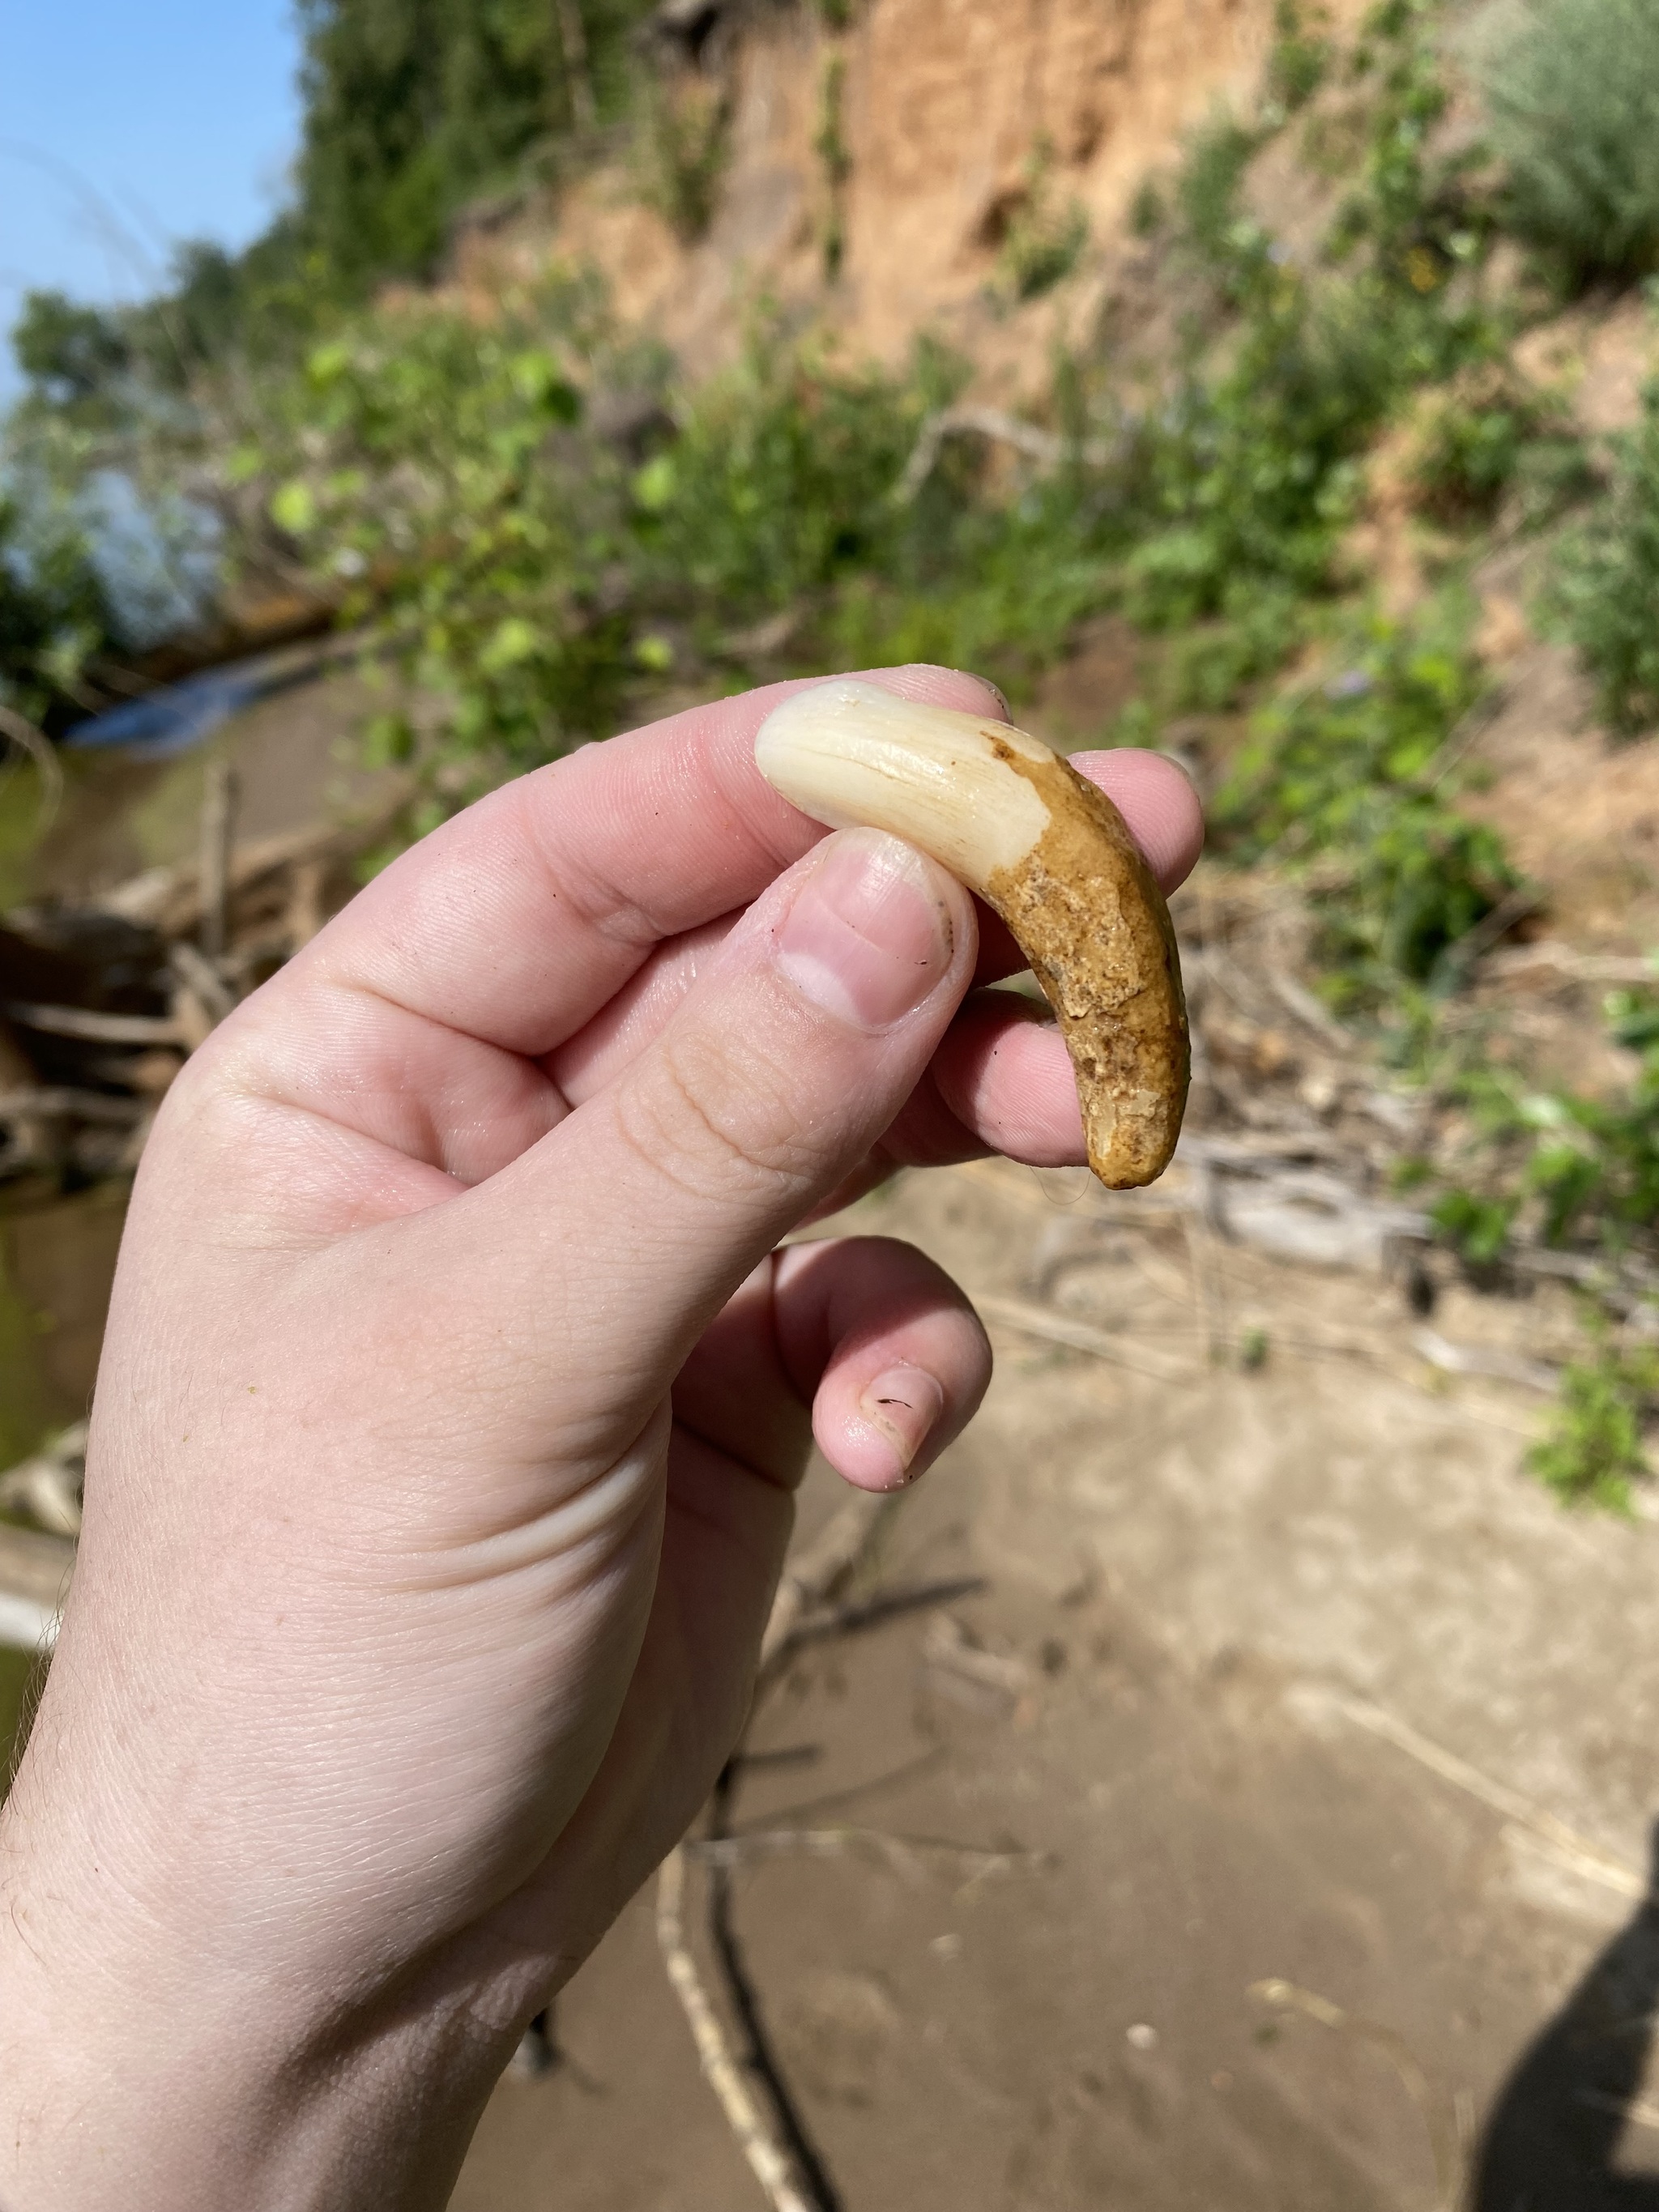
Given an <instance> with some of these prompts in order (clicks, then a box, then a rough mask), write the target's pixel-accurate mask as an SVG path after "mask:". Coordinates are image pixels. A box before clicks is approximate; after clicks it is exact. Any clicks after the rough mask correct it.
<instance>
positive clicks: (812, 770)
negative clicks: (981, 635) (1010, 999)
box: [755, 680, 1189, 1190]
mask: <svg viewBox="0 0 1659 2212" xmlns="http://www.w3.org/2000/svg"><path fill="white" fill-rule="evenodd" d="M755 758H756V761H757V764H758V766H759V768H760V770H761V773H762V774H763V775H764V776H765V777H766V779H767V781H769V783H771V784H772V785H774V786H775V788H776V789H777V790H778V791H780V792H781V793H782V794H783V796H784V797H785V798H786V799H788V800H789V801H790V802H791V803H792V804H793V805H796V806H798V807H799V809H800V810H801V811H802V813H803V814H810V815H811V817H813V819H814V820H815V821H818V822H823V823H828V824H829V826H830V827H831V828H832V829H851V828H854V827H856V826H859V825H863V826H866V827H868V828H871V829H884V830H887V831H888V832H890V834H891V835H892V836H896V837H902V838H904V839H905V840H906V842H908V843H909V844H912V845H915V846H916V847H918V848H920V849H921V851H922V852H924V853H927V854H931V855H932V857H933V859H934V860H938V861H939V864H940V865H941V866H944V867H946V868H948V869H949V870H950V871H951V874H952V875H954V876H956V877H957V878H958V879H959V880H960V881H961V882H963V883H964V884H967V885H968V886H969V889H970V890H974V891H976V892H977V893H978V894H979V895H980V896H981V898H983V899H984V900H985V901H986V902H987V905H989V906H991V907H993V908H994V909H995V910H996V912H997V913H998V914H1000V915H1001V916H1002V918H1003V920H1004V921H1006V923H1007V925H1008V927H1009V929H1010V930H1011V931H1012V934H1013V936H1014V938H1015V939H1016V941H1017V942H1018V945H1019V947H1020V950H1021V951H1023V952H1024V955H1025V957H1026V958H1027V960H1028V961H1029V962H1030V966H1031V970H1032V972H1033V974H1034V975H1036V979H1037V981H1038V982H1039V983H1040V984H1041V985H1042V989H1043V991H1044V992H1045V994H1047V996H1048V1001H1049V1003H1050V1005H1051V1006H1053V1007H1054V1013H1055V1016H1056V1018H1057V1019H1058V1021H1059V1023H1060V1030H1061V1034H1062V1035H1063V1036H1064V1037H1065V1039H1066V1048H1067V1050H1068V1051H1069V1052H1070V1054H1071V1056H1072V1064H1073V1068H1074V1070H1075V1071H1076V1074H1077V1082H1078V1098H1079V1103H1080V1105H1081V1107H1082V1109H1083V1121H1084V1129H1085V1134H1086V1136H1087V1139H1088V1145H1089V1164H1090V1166H1091V1168H1092V1169H1093V1170H1094V1171H1095V1173H1096V1175H1097V1176H1099V1178H1100V1180H1101V1181H1102V1182H1103V1183H1104V1184H1106V1186H1107V1187H1108V1188H1109V1189H1114V1190H1124V1189H1131V1188H1135V1187H1137V1186H1138V1185H1139V1184H1142V1183H1147V1182H1152V1180H1153V1179H1154V1177H1156V1176H1159V1175H1161V1174H1162V1173H1163V1171H1164V1169H1165V1168H1166V1167H1167V1166H1168V1165H1169V1162H1170V1154H1171V1153H1172V1152H1174V1150H1175V1146H1176V1138H1177V1137H1178V1136H1179V1134H1180V1132H1181V1117H1182V1110H1183V1109H1184V1107H1185V1104H1186V1099H1187V1083H1188V1059H1189V1053H1188V1036H1187V1010H1186V1004H1185V1001H1184V1000H1183V998H1182V988H1181V966H1180V961H1179V957H1178V956H1177V953H1176V941H1175V933H1174V931H1173V929H1172V928H1171V927H1170V916H1169V910H1168V908H1166V907H1165V905H1164V897H1163V894H1162V893H1161V892H1160V890H1158V884H1157V883H1156V882H1155V881H1154V879H1153V878H1152V872H1151V870H1150V869H1149V868H1148V867H1147V866H1146V861H1145V860H1144V859H1143V858H1142V857H1141V854H1140V850H1139V847H1138V846H1137V845H1136V843H1135V842H1134V840H1133V837H1131V836H1130V835H1129V832H1128V829H1127V827H1126V826H1125V823H1124V821H1123V817H1122V816H1121V814H1120V813H1119V812H1118V811H1117V809H1116V807H1115V806H1114V805H1113V804H1112V802H1111V800H1110V799H1108V798H1107V797H1106V795H1105V793H1103V791H1101V790H1099V789H1098V788H1097V787H1096V786H1095V785H1094V784H1092V783H1090V782H1088V781H1086V780H1085V778H1084V777H1082V776H1080V775H1078V773H1077V771H1076V770H1075V769H1073V768H1072V767H1071V766H1070V765H1069V764H1068V763H1066V762H1065V761H1064V760H1062V759H1060V757H1059V756H1058V755H1056V754H1054V753H1053V752H1051V751H1050V750H1049V749H1048V746H1047V745H1045V744H1042V743H1041V742H1040V741H1039V740H1038V739H1037V738H1033V737H1030V736H1028V735H1027V734H1026V732H1024V731H1023V730H1016V729H1012V728H1010V727H1009V726H1007V725H1006V724H1004V723H1001V722H997V721H991V720H980V719H979V718H978V717H977V716H975V715H972V714H952V713H951V712H950V711H949V710H948V709H946V708H941V707H926V706H919V705H917V704H915V702H912V701H910V700H906V699H901V698H899V697H898V696H896V694H895V693H893V692H890V691H887V690H883V689H882V688H881V687H880V686H879V685H877V684H859V683H855V682H852V681H850V680H842V681H839V682H836V683H830V684H817V685H815V686H814V687H813V688H812V689H811V690H806V691H799V692H797V693H796V694H795V696H793V698H791V699H787V700H786V701H785V702H784V703H783V704H782V705H781V707H777V708H774V710H773V712H772V713H771V714H769V716H768V717H767V719H766V720H765V722H764V723H763V725H762V726H761V730H760V732H759V735H758V737H757V739H756V743H755Z"/></svg>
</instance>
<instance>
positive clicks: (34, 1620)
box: [0, 1524, 75, 1651]
mask: <svg viewBox="0 0 1659 2212" xmlns="http://www.w3.org/2000/svg"><path fill="white" fill-rule="evenodd" d="M74 1565H75V1547H74V1545H73V1544H71V1543H70V1542H68V1541H66V1540H65V1539H64V1537H62V1536H50V1535H47V1534H46V1533H45V1531H44V1530H40V1529H35V1528H7V1527H5V1526H4V1525H3V1524H0V1644H11V1645H12V1646H13V1647H14V1648H18V1649H21V1650H25V1651H36V1650H43V1651H49V1650H51V1649H52V1645H53V1644H54V1643H55V1642H56V1641H57V1638H58V1612H59V1609H60V1608H61V1607H62V1605H63V1602H64V1595H65V1593H66V1592H67V1590H68V1589H69V1583H70V1573H71V1571H73V1569H74Z"/></svg>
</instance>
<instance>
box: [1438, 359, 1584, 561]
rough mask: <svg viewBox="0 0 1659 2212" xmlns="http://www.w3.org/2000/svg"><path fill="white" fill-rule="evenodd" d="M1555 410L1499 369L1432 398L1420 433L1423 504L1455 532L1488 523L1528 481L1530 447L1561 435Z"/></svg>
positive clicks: (1486, 368) (1489, 366)
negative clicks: (1552, 432)
mask: <svg viewBox="0 0 1659 2212" xmlns="http://www.w3.org/2000/svg"><path fill="white" fill-rule="evenodd" d="M1555 427H1556V426H1555V418H1554V416H1553V413H1552V410H1550V409H1549V408H1548V407H1547V405H1546V404H1545V403H1544V402H1543V401H1542V400H1541V398H1539V397H1538V396H1537V395H1536V394H1534V393H1533V392H1528V391H1527V390H1526V389H1525V388H1524V386H1522V384H1521V383H1520V381H1519V380H1518V379H1517V378H1516V377H1514V376H1513V375H1511V374H1509V373H1508V372H1507V371H1506V370H1505V369H1504V367H1503V365H1502V364H1501V363H1498V362H1487V363H1483V364H1481V366H1480V368H1476V369H1475V370H1474V371H1473V372H1471V373H1470V374H1467V375H1465V376H1463V377H1460V378H1457V379H1455V380H1454V381H1453V382H1452V383H1451V384H1450V385H1449V386H1446V387H1445V388H1444V389H1443V390H1442V391H1440V392H1435V393H1433V394H1431V396H1430V398H1428V399H1427V401H1426V403H1425V404H1424V406H1423V407H1422V408H1421V410H1419V415H1418V418H1417V421H1416V423H1415V425H1414V435H1413V452H1412V458H1411V464H1410V477H1411V483H1412V489H1413V493H1414V495H1415V499H1416V504H1417V506H1418V507H1419V509H1420V510H1421V512H1423V513H1425V514H1427V515H1430V516H1431V517H1432V518H1433V520H1435V521H1437V522H1442V523H1447V524H1449V525H1452V526H1467V525H1468V524H1470V523H1473V522H1480V521H1484V520H1488V519H1489V518H1490V517H1491V515H1492V512H1493V510H1494V508H1495V507H1497V506H1498V501H1500V500H1501V499H1502V498H1503V496H1504V494H1505V492H1507V491H1508V490H1509V489H1510V486H1511V484H1513V483H1515V482H1516V478H1517V477H1518V476H1519V475H1520V473H1521V468H1522V455H1523V453H1525V452H1526V449H1527V447H1528V445H1531V444H1533V443H1534V442H1535V441H1537V440H1538V439H1539V438H1540V437H1541V435H1542V434H1543V433H1545V432H1546V431H1547V430H1549V429H1551V428H1555Z"/></svg>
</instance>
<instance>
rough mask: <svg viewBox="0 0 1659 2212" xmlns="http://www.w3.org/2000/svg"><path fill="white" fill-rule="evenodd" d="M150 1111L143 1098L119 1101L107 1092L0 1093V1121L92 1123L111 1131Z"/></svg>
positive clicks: (121, 1099)
mask: <svg viewBox="0 0 1659 2212" xmlns="http://www.w3.org/2000/svg"><path fill="white" fill-rule="evenodd" d="M148 1110H149V1109H148V1107H147V1106H146V1103H145V1102H144V1100H143V1099H142V1098H119V1097H115V1096H114V1095H113V1094H112V1093H111V1092H110V1091H76V1090H72V1089H70V1088H68V1087H66V1086H59V1087H58V1088H56V1089H49V1088H40V1089H36V1090H29V1091H0V1121H3V1122H8V1123H10V1124H13V1125H15V1124H16V1123H18V1122H28V1121H95V1122H97V1123H99V1124H100V1125H101V1126H103V1127H107V1128H111V1129H126V1128H131V1126H132V1124H133V1123H134V1122H135V1121H139V1120H141V1119H142V1118H143V1115H144V1114H145V1113H146V1112H147V1111H148Z"/></svg>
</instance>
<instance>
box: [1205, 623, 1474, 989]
mask: <svg viewBox="0 0 1659 2212" xmlns="http://www.w3.org/2000/svg"><path fill="white" fill-rule="evenodd" d="M1477 690H1478V678H1477V675H1476V671H1475V670H1474V665H1473V663H1472V662H1471V660H1470V659H1469V658H1468V654H1467V653H1466V652H1465V651H1464V650H1463V649H1462V646H1461V643H1460V642H1459V641H1455V638H1454V637H1452V636H1449V635H1446V634H1445V633H1444V631H1443V632H1442V634H1440V635H1436V634H1435V632H1434V631H1433V630H1425V631H1421V632H1419V634H1417V635H1412V634H1411V633H1409V632H1407V631H1405V630H1402V629H1398V628H1396V627H1395V626H1392V625H1390V624H1388V623H1376V624H1374V625H1372V627H1371V629H1370V632H1369V635H1365V636H1363V637H1362V638H1360V639H1359V640H1358V641H1356V643H1355V647H1354V648H1353V649H1352V651H1351V652H1350V653H1348V654H1347V655H1346V666H1344V667H1343V669H1342V671H1341V673H1340V674H1339V675H1337V676H1336V677H1334V678H1331V679H1330V680H1328V681H1327V682H1325V683H1323V684H1313V685H1303V686H1300V687H1298V688H1297V690H1293V691H1291V693H1290V694H1289V695H1288V696H1286V697H1285V698H1283V699H1281V700H1279V701H1277V702H1273V704H1271V705H1270V706H1268V707H1267V708H1265V709H1263V710H1262V712H1261V713H1260V714H1258V715H1257V716H1256V717H1255V720H1254V722H1253V724H1252V726H1251V732H1250V736H1249V741H1248V742H1247V744H1246V745H1245V747H1244V748H1243V751H1242V752H1241V754H1240V755H1239V757H1238V759H1237V762H1236V763H1235V765H1234V768H1233V770H1232V773H1231V775H1230V776H1229V778H1228V780H1227V781H1226V783H1225V786H1224V787H1223V788H1222V790H1221V792H1220V793H1218V797H1217V799H1216V802H1215V805H1214V808H1213V810H1212V811H1213V819H1214V823H1215V829H1216V836H1217V838H1218V842H1219V844H1220V845H1221V847H1222V848H1223V850H1224V851H1225V852H1227V853H1228V854H1231V856H1232V857H1234V858H1236V859H1239V860H1261V859H1265V858H1268V857H1272V858H1275V859H1278V860H1281V861H1282V862H1284V863H1285V864H1286V865H1289V866H1292V867H1295V868H1297V869H1299V870H1300V871H1301V872H1303V873H1304V876H1305V878H1306V879H1307V882H1308V885H1309V890H1310V895H1311V896H1312V898H1313V902H1314V905H1315V908H1316V913H1317V914H1318V915H1319V917H1320V921H1321V927H1322V946H1321V951H1322V956H1323V958H1324V960H1325V961H1326V963H1328V967H1329V969H1330V970H1331V975H1330V978H1329V984H1330V989H1331V994H1332V996H1333V997H1334V998H1335V999H1336V1000H1337V1001H1338V1002H1339V1003H1340V1004H1345V1005H1353V1006H1364V1005H1366V1004H1376V1003H1377V1002H1378V1001H1379V1000H1383V999H1385V998H1386V997H1388V996H1389V994H1391V993H1397V992H1398V990H1399V988H1400V987H1401V986H1402V985H1419V986H1425V987H1429V988H1431V989H1437V988H1444V987H1446V986H1447V985H1448V984H1449V983H1450V982H1451V981H1455V979H1456V975H1457V968H1456V962H1455V953H1456V948H1457V946H1458V945H1459V943H1460V941H1461V940H1462V939H1463V938H1465V937H1466V936H1467V935H1468V933H1469V931H1470V930H1472V929H1473V928H1474V927H1475V926H1476V925H1477V924H1478V923H1479V922H1480V921H1483V920H1484V919H1485V918H1486V915H1489V914H1490V913H1492V910H1493V909H1494V908H1495V907H1496V906H1497V905H1498V902H1499V901H1500V900H1501V899H1502V898H1503V897H1504V896H1505V894H1506V893H1507V892H1508V891H1509V890H1511V889H1512V888H1513V887H1514V884H1515V878H1514V875H1513V873H1512V872H1511V870H1510V866H1509V865H1508V862H1507V860H1505V858H1504V849H1503V846H1502V843H1501V842H1500V841H1499V839H1498V837H1497V836H1496V835H1495V834H1494V833H1493V832H1492V830H1490V829H1486V827H1485V826H1484V825H1483V824H1481V823H1476V822H1474V821H1472V820H1470V819H1469V818H1468V817H1467V816H1465V815H1462V814H1460V813H1459V812H1457V811H1456V810H1455V807H1453V806H1452V805H1450V804H1449V802H1448V800H1447V799H1446V797H1445V795H1444V793H1443V788H1442V786H1441V780H1440V779H1439V777H1438V776H1437V774H1436V770H1437V764H1438V761H1439V757H1440V754H1441V751H1442V749H1443V746H1444V744H1445V742H1446V739H1447V738H1448V737H1449V734H1450V732H1451V731H1452V729H1453V728H1454V727H1455V725H1456V723H1457V721H1458V720H1459V719H1460V717H1461V716H1462V714H1464V713H1466V712H1467V710H1468V708H1469V707H1470V705H1471V704H1472V703H1473V702H1474V698H1475V697H1476V696H1477Z"/></svg>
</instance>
